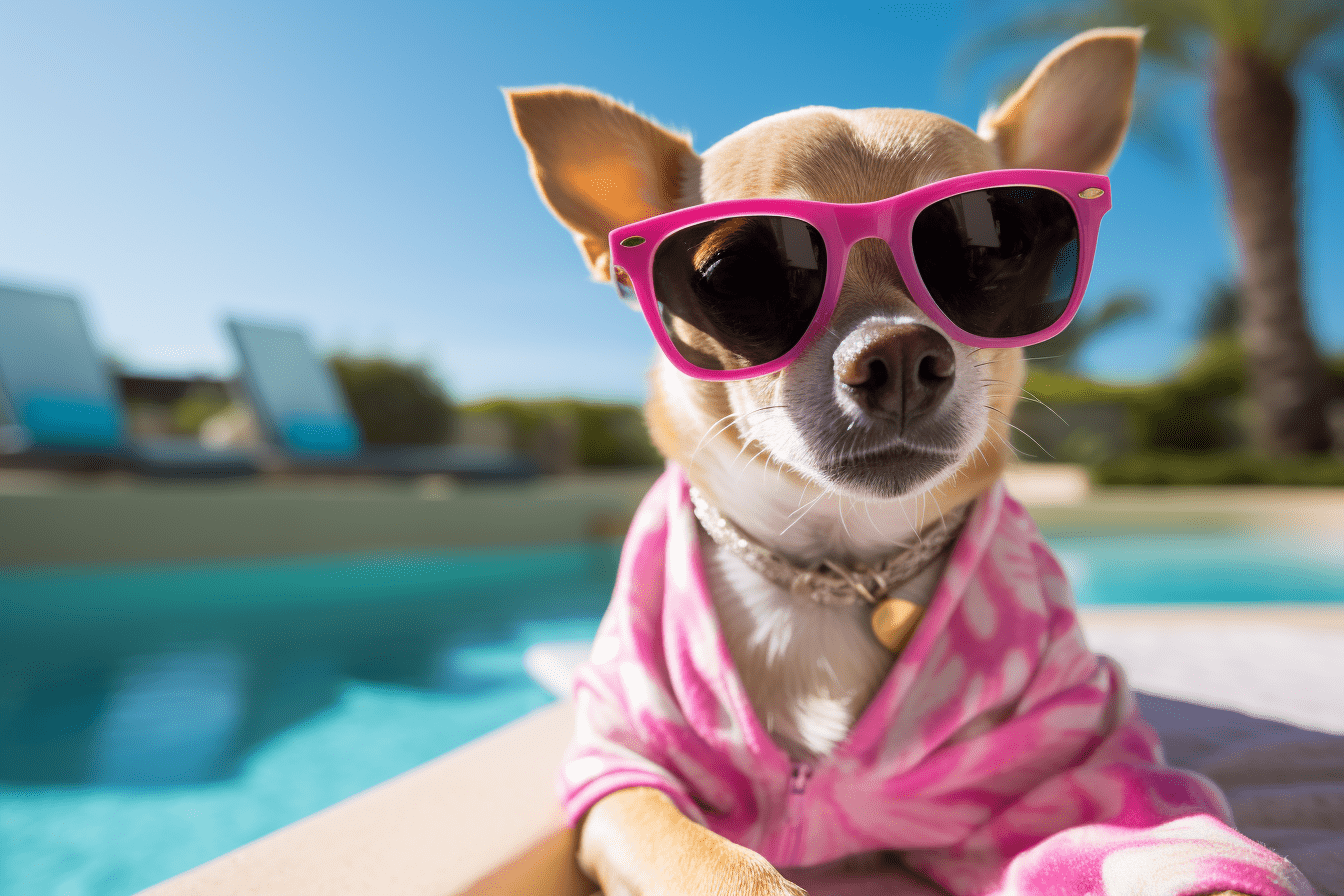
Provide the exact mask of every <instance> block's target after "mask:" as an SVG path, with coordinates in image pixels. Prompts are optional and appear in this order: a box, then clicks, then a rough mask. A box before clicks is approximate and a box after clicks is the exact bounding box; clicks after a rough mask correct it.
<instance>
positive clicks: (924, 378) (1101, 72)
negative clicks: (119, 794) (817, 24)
mask: <svg viewBox="0 0 1344 896" xmlns="http://www.w3.org/2000/svg"><path fill="white" fill-rule="evenodd" d="M1140 39H1141V32H1139V31H1137V30H1134V29H1118V28H1117V29H1099V30H1095V31H1090V32H1087V33H1085V34H1083V35H1080V36H1079V37H1077V38H1075V39H1073V40H1071V41H1069V42H1068V43H1066V44H1064V45H1062V46H1061V47H1059V48H1057V49H1056V50H1055V51H1053V52H1052V53H1051V54H1050V55H1049V56H1047V57H1046V58H1045V59H1044V60H1043V61H1042V62H1041V63H1040V64H1039V65H1038V66H1037V67H1036V70H1035V71H1034V72H1033V73H1032V75H1031V76H1030V77H1029V78H1028V79H1027V81H1026V82H1025V83H1024V84H1023V85H1022V87H1021V88H1020V89H1019V90H1018V91H1017V92H1016V93H1015V94H1013V96H1012V97H1010V98H1009V99H1008V100H1007V101H1006V102H1004V103H1003V104H1001V105H1000V106H998V107H997V108H993V109H990V110H989V111H987V112H986V113H985V114H984V116H983V117H982V119H981V122H980V132H979V134H977V133H975V132H974V131H971V130H970V129H969V128H966V127H964V126H962V125H960V124H958V123H956V122H954V121H951V120H949V119H947V118H944V117H942V116H940V115H935V114H932V113H928V112H920V111H913V110H909V109H862V110H857V111H846V110H839V109H830V108H817V107H812V108H805V109H799V110H796V111H793V112H786V113H783V114H780V115H775V116H772V117H770V118H766V119H763V120H761V121H758V122H756V123H754V124H751V125H748V126H747V127H746V128H743V129H742V130H741V131H738V132H737V133H735V134H733V135H731V136H729V137H727V138H725V139H724V140H722V141H720V142H719V143H718V144H717V145H715V146H714V147H712V148H711V149H709V150H708V151H707V152H706V153H705V154H704V155H703V156H698V155H696V153H695V152H694V151H693V150H692V149H691V146H690V143H689V141H688V140H687V138H685V137H683V136H680V135H677V134H674V133H670V132H669V131H667V130H664V129H663V128H661V127H659V126H657V125H656V124H654V123H653V122H651V121H649V120H647V119H645V118H643V117H641V116H639V115H637V114H636V113H634V112H632V111H630V110H629V109H627V108H626V107H624V106H622V105H620V104H618V103H616V102H614V101H612V100H610V99H608V98H606V97H604V96H601V95H599V94H596V93H593V92H591V91H586V90H580V89H575V88H568V87H547V88H537V89H531V90H520V91H512V92H509V93H508V100H509V104H510V107H511V110H512V113H513V118H514V123H515V126H516V127H517V130H518V134H519V136H520V137H521V138H522V141H523V143H524V145H525V146H526V148H527V150H528V153H529V155H530V158H531V163H532V173H533V176H534V177H535V179H536V182H537V185H538V188H539V189H540V191H541V193H542V196H543V197H544V198H545V199H546V201H547V202H548V204H549V205H550V207H551V209H552V210H553V211H554V212H555V214H556V216H557V217H559V219H560V220H561V221H562V222H563V223H564V224H565V225H566V226H567V227H569V229H570V230H571V231H572V232H573V233H574V235H575V238H576V240H577V241H578V245H579V249H580V251H581V253H582V254H583V257H584V259H585V260H586V261H587V263H588V265H589V267H590V269H591V270H592V273H593V276H594V277H596V278H597V279H599V280H606V279H608V278H609V276H610V272H609V267H610V257H609V250H608V240H607V236H608V234H609V232H610V231H611V230H613V229H615V228H616V227H619V226H622V225H625V224H629V223H633V222H635V221H639V220H643V219H645V218H648V217H651V216H653V215H657V214H661V213H663V212H668V211H672V210H674V209H677V208H684V207H687V206H690V205H695V204H698V203H702V202H710V201H716V200H724V199H740V198H761V197H784V198H793V199H814V200H822V201H826V202H838V203H860V202H870V201H874V200H878V199H883V198H886V197H889V196H894V195H897V194H899V193H904V192H906V191H908V190H911V189H913V188H915V187H919V186H922V185H925V184H929V183H932V182H935V181H938V180H942V179H946V178H949V177H954V176H957V175H962V174H970V173H974V172H979V171H986V170H990V169H994V168H1053V169H1066V170H1074V171H1087V172H1094V173H1103V172H1105V171H1106V169H1107V168H1108V167H1109V166H1110V164H1111V162H1112V161H1113V160H1114V158H1115V156H1116V154H1117V153H1118V152H1119V149H1120V144H1121V142H1122V140H1123V138H1124V134H1125V131H1126V128H1127V126H1128V122H1129V114H1130V107H1131V99H1132V92H1133V85H1134V78H1135V73H1136V71H1137V66H1138V53H1139V41H1140ZM697 350H699V351H702V352H704V353H706V354H709V355H715V354H716V353H717V354H719V355H721V357H719V358H718V360H719V361H721V362H722V364H723V365H724V366H732V364H733V362H734V359H733V358H731V357H729V354H730V353H729V350H728V349H727V348H724V347H722V346H718V345H717V344H715V343H713V342H707V343H704V344H701V345H699V346H697ZM739 363H740V359H739ZM1024 376H1025V364H1024V361H1023V356H1022V350H1021V349H983V348H981V349H976V348H972V347H969V346H966V345H962V344H960V343H957V342H954V341H952V340H950V339H949V338H948V337H947V335H946V334H945V333H944V332H943V331H942V330H941V329H940V328H939V327H938V326H937V325H936V324H935V323H934V322H933V321H932V320H930V319H929V317H928V316H927V315H925V314H924V313H923V312H922V311H921V310H920V309H919V308H918V307H916V305H915V303H914V302H913V301H912V300H911V298H910V295H909V293H908V291H907V289H906V286H905V284H904V283H903V282H902V279H901V276H900V273H899V271H898V270H897V267H896V264H895V262H894V260H893V256H892V252H891V250H890V249H889V248H888V247H887V246H886V245H885V244H884V243H882V242H881V241H878V240H865V241H862V242H860V243H858V244H857V245H856V246H855V247H854V248H853V250H852V252H851V254H850V257H849V260H848V265H847V268H846V272H845V280H844V284H843V287H842V290H841V293H840V298H839V304H838V306H837V308H836V312H835V314H834V316H833V318H832V319H831V322H830V326H829V327H828V328H827V329H826V331H825V332H824V333H822V335H821V336H820V337H819V338H817V339H816V340H815V341H814V342H813V343H812V344H811V345H810V346H809V347H808V348H807V350H806V351H805V352H804V353H803V354H802V355H801V356H800V357H799V358H798V359H797V360H796V361H794V362H793V363H792V364H790V365H789V366H788V367H786V368H785V369H784V370H781V371H778V372H777V373H773V374H769V375H766V376H762V377H757V378H754V379H747V380H737V381H732V382H706V381H703V380H695V379H691V378H689V377H687V376H685V375H684V374H681V373H679V372H678V371H676V370H675V369H674V368H673V367H672V366H671V365H670V364H668V363H666V362H663V363H661V364H659V365H658V367H656V368H655V371H654V374H653V377H652V392H651V398H650V404H649V409H648V410H649V422H650V428H651V431H652V433H653V437H654V440H655V442H656V444H657V445H658V447H659V449H660V450H662V452H663V453H664V454H665V455H666V456H668V457H669V458H671V459H673V460H675V461H677V462H679V463H680V464H681V465H682V466H683V467H685V468H686V469H687V470H688V471H689V472H690V474H691V478H692V479H693V480H694V481H696V482H697V483H699V484H701V485H702V486H704V485H706V484H709V486H710V491H711V494H712V493H713V492H714V491H715V488H714V486H713V482H714V481H715V479H716V478H719V479H722V475H723V473H724V470H723V469H722V468H723V467H724V466H725V464H729V461H731V463H732V464H738V465H742V464H745V465H748V466H750V465H753V464H754V465H756V466H758V467H761V468H770V469H774V470H776V472H777V473H779V474H780V475H782V476H783V477H785V478H791V479H793V480H796V481H799V482H802V483H813V484H820V485H822V486H823V487H824V488H826V489H827V490H830V491H835V492H840V493H843V494H847V495H849V496H852V497H857V498H862V499H869V500H872V499H887V498H895V497H901V496H909V495H912V494H917V493H921V492H926V491H929V490H931V489H935V488H937V489H938V490H939V498H938V503H939V504H941V505H942V506H944V507H948V506H953V505H955V504H957V503H963V502H964V500H967V499H969V498H970V497H973V496H974V495H975V494H978V493H979V492H980V491H981V490H983V488H984V487H985V486H986V485H987V484H988V483H989V482H990V481H992V480H993V479H994V478H995V477H996V476H997V475H998V474H999V472H1000V471H1001V469H1002V467H1003V465H1004V463H1005V461H1006V459H1007V457H1008V456H1009V455H1010V453H1011V449H1010V448H1009V445H1008V438H1007V432H1008V428H1009V417H1010V416H1011V414H1012V409H1013V406H1014V405H1015V403H1016V401H1017V398H1018V396H1019V394H1020V391H1021V386H1022V382H1023V379H1024ZM711 446H714V447H711ZM725 458H727V459H729V460H725ZM716 465H717V467H718V468H720V469H717V470H716V469H710V468H711V467H714V466H716ZM738 472H739V473H740V470H739V471H738Z"/></svg>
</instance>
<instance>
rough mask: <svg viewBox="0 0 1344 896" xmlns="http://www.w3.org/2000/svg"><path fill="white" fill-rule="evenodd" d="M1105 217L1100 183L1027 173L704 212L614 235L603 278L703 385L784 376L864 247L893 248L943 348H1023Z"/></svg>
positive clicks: (1051, 312) (1049, 315) (712, 207)
mask: <svg viewBox="0 0 1344 896" xmlns="http://www.w3.org/2000/svg"><path fill="white" fill-rule="evenodd" d="M1110 207H1111V196H1110V181H1109V180H1107V179H1106V178H1105V177H1103V176H1101V175H1098V174H1082V173H1078V172H1074V171H1044V170H1035V169H1006V170H1002V171H986V172H982V173H979V174H967V175H964V176H961V177H953V178H949V179H948V180H942V181H938V182H936V183H932V184H928V185H927V186H923V187H919V188H917V189H914V190H910V191H909V192H907V193H901V194H899V195H897V196H892V197H891V198H889V199H880V200H878V201H877V202H865V203H858V204H844V203H833V202H811V201H807V200H800V199H731V200H727V201H724V202H709V203H705V204H704V205H696V206H692V207H690V208H684V209H679V210H678V211H674V212H668V213H667V214H664V215H658V216H656V217H653V218H648V219H646V220H643V221H639V222H636V223H634V224H628V225H626V226H624V227H618V228H617V229H615V230H613V231H612V232H611V236H610V241H611V257H612V274H613V276H612V281H613V282H614V283H615V285H616V289H617V292H619V293H620V295H621V298H622V299H623V300H625V301H626V302H627V303H628V304H630V305H632V306H634V305H636V304H637V305H638V307H639V308H640V309H641V310H642V311H643V312H644V317H645V319H646V320H647V321H648V324H649V328H650V329H651V330H652V331H653V335H654V338H655V339H656V340H657V341H658V345H659V347H660V348H661V349H662V350H663V353H664V354H665V355H667V358H668V360H670V361H671V362H672V364H673V365H674V366H675V367H676V368H677V369H678V370H680V371H681V372H682V373H685V374H687V375H689V376H693V377H697V378H699V379H704V380H739V379H747V378H749V377H755V376H762V375H764V374H767V373H774V372H775V371H777V370H782V369H783V368H784V367H786V366H788V365H789V364H790V363H792V362H793V360H794V359H795V358H797V357H798V356H799V355H800V354H802V352H803V351H804V350H805V349H806V348H807V346H808V345H810V344H811V342H812V340H813V339H815V338H816V337H817V336H818V335H819V334H820V333H821V331H822V330H823V329H824V328H825V327H826V325H827V324H828V323H829V322H830V319H831V315H832V314H833V313H834V312H835V306H836V303H837V301H838V300H839V298H840V287H841V284H843V283H844V279H845V265H846V263H847V261H848V259H849V251H850V249H851V248H852V247H853V246H854V244H855V243H857V242H858V241H859V240H863V239H868V238H870V237H876V238H877V239H880V240H882V241H884V242H885V243H886V244H887V245H888V246H890V247H891V253H892V255H893V256H895V259H896V266H897V268H898V269H899V270H900V273H901V277H902V279H903V280H904V281H905V287H906V289H907V290H908V291H909V293H910V297H911V298H912V299H913V300H914V302H915V304H916V305H918V306H919V308H920V309H921V310H922V311H923V312H924V313H925V314H927V315H928V316H929V318H930V319H931V320H932V321H933V322H934V323H935V324H937V325H938V326H939V327H941V328H942V329H943V331H944V332H945V333H946V334H947V335H948V336H950V337H951V338H953V339H955V340H957V341H958V342H962V343H965V344H967V345H974V346H981V347H985V348H989V347H998V346H1022V345H1031V344H1033V343H1036V342H1041V341H1043V340H1046V339H1049V338H1050V337H1051V336H1054V335H1055V334H1056V333H1059V332H1060V331H1061V330H1063V329H1064V328H1065V327H1066V326H1068V324H1069V321H1070V320H1072V319H1073V315H1074V313H1075V312H1076V311H1077V310H1078V304H1079V302H1081V301H1082V298H1083V292H1084V290H1085V289H1086V288H1087V277H1088V274H1089V273H1090V272H1091V270H1092V256H1093V252H1094V251H1095V249H1096V244H1097V229H1098V227H1099V226H1100V224H1101V217H1102V215H1104V214H1106V212H1107V211H1108V210H1109V209H1110ZM725 355H726V356H727V357H728V358H729V359H730V360H729V361H727V362H724V361H722V360H720V359H721V358H722V357H724V356H725Z"/></svg>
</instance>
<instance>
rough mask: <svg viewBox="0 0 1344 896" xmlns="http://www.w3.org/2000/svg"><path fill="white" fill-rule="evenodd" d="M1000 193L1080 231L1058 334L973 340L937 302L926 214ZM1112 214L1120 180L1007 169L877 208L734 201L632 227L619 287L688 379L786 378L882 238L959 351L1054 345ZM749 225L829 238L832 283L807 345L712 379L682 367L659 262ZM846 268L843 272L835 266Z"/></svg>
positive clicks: (618, 267) (615, 274)
mask: <svg viewBox="0 0 1344 896" xmlns="http://www.w3.org/2000/svg"><path fill="white" fill-rule="evenodd" d="M991 187H1039V188H1043V189H1047V190H1051V191H1052V192H1055V193H1057V194H1059V195H1060V196H1062V197H1063V198H1064V199H1065V200H1066V201H1067V202H1068V203H1069V206H1070V207H1071V208H1072V209H1073V213H1074V217H1075V218H1076V219H1077V222H1078V270H1077V274H1076V275H1075V277H1074V281H1073V294H1072V295H1071V296H1070V297H1069V303H1068V306H1067V307H1066V308H1065V310H1064V313H1063V314H1061V315H1060V316H1059V319H1058V320H1056V321H1055V322H1054V323H1053V324H1051V325H1050V326H1049V327H1046V328H1045V329H1044V330H1041V331H1039V332H1037V333H1030V334H1028V335H1026V336H1009V337H1000V338H991V337H986V336H976V335H974V334H972V333H968V332H966V331H965V330H963V329H962V328H961V327H959V326H957V325H956V324H954V323H953V322H952V321H951V320H949V319H948V317H947V315H946V314H944V313H943V310H942V309H941V308H939V307H938V303H937V302H935V301H934V300H933V296H932V295H930V293H929V290H928V288H927V287H926V286H925V285H924V280H923V278H922V277H921V276H920V274H919V265H918V264H917V263H916V261H915V253H914V244H913V238H914V225H915V219H916V218H917V217H919V214H920V212H922V211H924V210H925V209H926V208H928V207H929V206H931V205H933V204H934V203H936V202H940V201H942V200H944V199H948V198H951V197H953V196H956V195H957V194H959V193H970V192H974V191H976V190H983V189H989V188H991ZM1110 208H1111V185H1110V180H1109V179H1108V178H1106V177H1105V176H1104V175H1100V174H1086V173H1083V172H1078V171H1055V170H1047V169H1037V168H1005V169H999V170H995V171H983V172H979V173H977V174H965V175H962V176H960V177H952V178H948V179H947V180H940V181H935V182H934V183H931V184H927V185H925V186H922V187H916V188H915V189H913V190H909V191H907V192H905V193H898V194H897V195H895V196H892V197H890V198H887V199H879V200H877V201H876V202H862V203H835V202H816V201H812V200H807V199H728V200H724V201H721V202H707V203H704V204H702V205H693V206H691V207H689V208H683V209H678V210H676V211H672V212H667V213H666V214H662V215H657V216H655V217H652V218H646V219H644V220H643V221H637V222H635V223H634V224H627V225H625V226H623V227H618V228H616V229H615V230H613V231H611V234H610V236H609V237H608V239H609V242H610V245H611V264H612V278H611V279H612V283H613V284H615V286H616V289H617V292H618V293H620V295H621V298H622V299H623V300H625V301H626V302H627V304H630V305H632V306H634V305H635V303H636V302H637V303H638V307H639V310H641V311H642V312H643V313H644V319H645V320H646V321H647V322H648V325H649V329H650V330H652V331H653V337H654V339H655V340H656V341H657V342H658V347H659V348H660V349H662V352H663V354H664V355H665V356H666V357H667V359H668V360H669V361H671V362H672V365H673V366H674V367H676V368H677V369H678V370H679V371H681V372H682V373H684V374H686V375H687V376H691V377H695V378H697V379H702V380H743V379H750V378H752V377H757V376H765V375H766V374H770V373H774V372H776V371H778V370H783V369H784V368H785V367H787V366H789V364H791V363H793V361H794V360H796V359H797V358H798V356H799V355H801V354H802V353H803V352H804V351H806V350H807V347H808V346H809V345H811V344H812V342H813V341H814V340H815V339H816V338H817V336H819V335H820V334H821V332H822V330H824V329H825V328H826V325H827V324H828V323H830V320H831V315H832V314H834V313H835V308H836V305H837V304H838V303H839V300H840V288H841V286H842V285H843V284H844V281H845V267H846V266H847V265H848V263H849V253H850V250H851V249H852V248H853V247H854V244H855V243H857V242H859V241H860V240H865V239H871V238H876V239H880V240H882V241H883V242H885V243H886V244H887V246H888V247H889V248H890V249H891V254H892V255H893V256H894V257H895V259H896V267H897V268H898V269H899V270H900V273H901V278H902V279H903V280H904V281H905V287H906V290H907V291H908V292H909V293H910V298H911V299H913V300H914V303H915V304H916V305H917V306H918V307H919V309H920V310H921V311H923V312H924V313H925V314H927V315H928V316H929V319H930V320H932V321H933V322H934V324H936V325H937V326H938V327H940V328H941V329H942V330H943V332H944V333H945V334H946V335H947V336H949V337H951V338H952V339H955V340H956V341H958V342H961V343H964V344H966V345H973V346H977V347H980V348H1000V347H1002V348H1016V347H1020V346H1024V345H1033V344H1035V343H1037V342H1044V341H1045V340H1046V339H1049V338H1050V337H1051V336H1054V335H1056V334H1058V333H1059V332H1061V331H1062V330H1063V329H1064V328H1065V327H1067V326H1068V325H1069V322H1070V321H1072V320H1073V316H1074V314H1076V313H1077V311H1078V305H1079V304H1080V303H1081V302H1082V299H1083V293H1084V292H1085V291H1086V290H1087V279H1088V276H1089V275H1090V274H1091V272H1092V258H1093V256H1094V254H1095V251H1096V245H1097V231H1098V230H1099V228H1100V226H1101V218H1102V215H1104V214H1106V212H1107V211H1109V210H1110ZM747 215H773V216H776V217H783V218H796V219H798V220H800V221H803V222H805V223H807V224H810V225H811V226H812V227H814V228H816V230H817V232H818V233H820V234H821V238H822V241H823V243H824V244H825V246H826V257H827V265H826V283H825V285H824V286H823V287H822V294H821V299H820V301H819V302H818V304H817V311H816V314H815V315H814V316H813V318H812V323H811V324H810V325H809V326H808V328H807V330H806V332H804V333H803V336H802V338H801V339H799V340H798V344H797V345H795V346H794V347H793V348H791V349H789V351H788V352H786V353H785V354H783V355H781V356H780V357H778V358H776V359H775V360H773V361H767V362H766V363H764V364H754V365H752V366H750V367H743V368H738V369H733V370H710V369H707V368H704V367H699V366H697V365H695V364H692V363H691V362H690V361H688V360H686V359H685V358H684V357H682V355H681V353H680V352H679V351H678V350H677V348H676V346H675V345H674V344H673V342H672V337H671V336H670V335H669V334H668V332H667V329H666V327H665V326H664V325H663V320H662V315H661V314H659V312H658V300H657V297H656V296H655V295H654V292H653V260H654V257H655V255H656V254H657V250H658V246H659V245H660V244H661V243H662V242H663V240H665V239H666V238H667V237H669V236H671V235H672V234H673V233H676V232H677V231H679V230H682V229H684V228H686V227H690V226H692V225H695V224H703V223H705V222H706V221H714V220H717V219H719V218H732V217H740V216H747ZM837 258H838V259H839V263H838V264H837V263H835V259H837Z"/></svg>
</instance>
